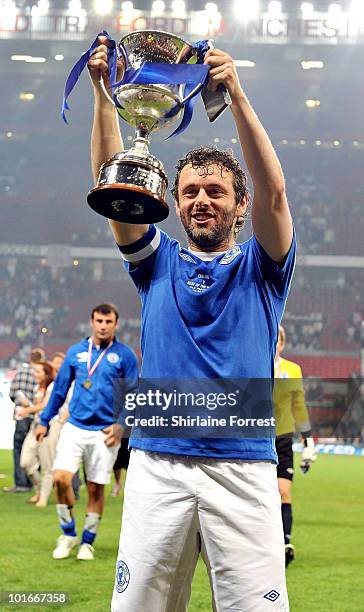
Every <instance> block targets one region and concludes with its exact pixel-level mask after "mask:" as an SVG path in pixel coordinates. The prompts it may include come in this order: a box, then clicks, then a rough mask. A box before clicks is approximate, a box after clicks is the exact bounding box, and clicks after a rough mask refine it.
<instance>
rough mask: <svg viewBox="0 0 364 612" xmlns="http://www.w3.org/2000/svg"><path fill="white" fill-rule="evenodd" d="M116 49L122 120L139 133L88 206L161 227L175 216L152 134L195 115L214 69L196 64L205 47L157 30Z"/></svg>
mask: <svg viewBox="0 0 364 612" xmlns="http://www.w3.org/2000/svg"><path fill="white" fill-rule="evenodd" d="M205 42H206V41H205ZM116 50H117V56H118V58H119V59H120V58H122V59H123V61H124V64H125V72H124V76H123V79H122V80H121V82H120V83H118V84H117V86H116V87H114V88H113V101H114V104H115V106H116V108H117V111H118V113H119V115H120V117H121V118H122V119H123V120H124V121H126V122H127V123H128V124H129V125H131V126H132V127H133V128H134V129H135V139H134V146H133V147H132V149H130V150H128V151H123V152H120V153H117V154H116V155H114V156H113V157H112V158H111V159H109V160H108V161H107V162H106V163H105V164H103V166H102V167H101V170H100V174H99V177H98V181H97V185H96V186H95V187H94V188H93V189H92V190H91V191H90V192H89V194H88V196H87V202H88V204H89V205H90V206H91V208H92V209H93V210H95V211H96V212H97V213H99V214H101V215H103V216H105V217H107V218H109V219H114V220H117V221H122V222H124V223H136V224H142V223H155V222H158V221H162V220H163V219H165V218H166V217H167V216H168V213H169V209H168V205H167V202H166V191H167V186H168V180H167V176H166V173H165V171H164V167H163V164H162V163H161V162H160V161H159V159H157V158H156V157H155V156H154V155H152V154H151V153H150V152H149V149H148V145H149V139H150V135H151V133H152V132H155V131H157V130H160V129H162V128H171V127H172V126H174V125H175V124H176V123H178V121H182V124H183V121H184V120H185V123H186V114H187V115H188V116H189V115H191V116H192V107H191V100H192V98H193V97H194V96H195V95H196V94H197V93H199V92H200V91H201V89H202V87H203V85H204V82H205V81H206V79H207V76H208V67H207V66H204V65H203V64H201V63H200V65H199V66H197V65H196V64H197V62H199V61H200V62H201V61H203V56H202V55H201V53H200V48H199V47H196V46H195V47H193V46H192V45H190V44H189V43H188V42H186V41H185V40H183V39H182V38H179V37H178V36H174V35H173V34H168V33H167V32H160V31H157V30H140V31H136V32H132V33H130V34H127V35H126V36H124V37H123V38H121V40H120V41H119V43H117V45H116ZM206 50H207V46H206ZM196 68H198V70H197V71H196V70H194V69H196ZM182 81H183V83H182ZM196 81H197V82H196ZM181 83H182V84H181ZM188 103H190V105H189V106H190V107H188V106H187V107H186V105H187V104H188ZM187 120H188V117H187ZM181 127H182V129H183V128H184V126H183V125H181V126H180V128H181ZM176 131H178V130H176Z"/></svg>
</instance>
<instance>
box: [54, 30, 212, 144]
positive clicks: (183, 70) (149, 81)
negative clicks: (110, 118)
mask: <svg viewBox="0 0 364 612" xmlns="http://www.w3.org/2000/svg"><path fill="white" fill-rule="evenodd" d="M99 36H105V37H106V38H107V39H108V41H109V43H110V44H109V45H108V65H109V75H110V76H109V78H110V87H111V89H112V90H115V88H116V87H119V86H120V85H127V84H132V83H133V84H135V85H153V84H155V83H158V84H160V85H163V84H165V85H185V89H184V98H183V99H182V100H181V101H180V102H179V104H180V106H182V107H183V108H184V113H183V117H182V120H181V122H180V125H179V126H178V127H177V128H176V129H175V130H174V132H172V134H170V135H169V136H168V138H171V137H172V136H176V135H177V134H180V133H181V132H183V131H184V130H185V129H186V128H187V127H188V125H189V124H190V122H191V119H192V115H193V108H194V104H195V102H196V96H197V94H199V93H200V92H201V90H202V89H203V87H205V86H206V85H207V81H208V75H209V70H210V66H207V65H206V64H203V60H204V57H205V54H206V53H207V51H208V49H209V44H210V42H209V41H208V40H200V41H198V42H197V43H195V44H194V45H193V46H192V52H193V53H194V54H195V55H196V58H197V62H196V64H164V63H158V64H156V63H153V62H145V63H144V64H143V65H142V66H141V67H140V68H138V69H135V68H132V67H128V63H127V54H126V52H125V51H124V53H123V45H122V44H119V45H118V50H119V53H121V54H122V56H123V59H124V62H125V66H126V70H125V72H124V75H123V78H122V79H121V80H120V81H117V82H116V72H117V49H116V42H115V40H113V39H112V38H111V36H110V35H109V34H108V32H106V31H105V30H103V31H102V32H100V33H99V34H98V35H97V37H96V38H95V40H94V41H93V43H92V44H91V46H90V47H89V48H88V49H87V50H86V51H84V53H82V55H81V57H80V59H79V60H78V61H77V62H76V64H75V65H74V66H73V68H72V70H71V72H70V74H69V76H68V78H67V81H66V85H65V88H64V93H63V100H62V110H61V114H62V118H63V120H64V122H65V123H68V121H67V117H66V111H67V110H70V107H69V105H68V97H69V95H70V94H71V92H72V90H73V89H74V87H75V85H76V83H77V81H78V79H79V77H80V76H81V74H82V72H83V70H84V68H85V66H86V65H87V63H88V61H89V59H90V57H91V55H92V53H93V51H94V50H95V49H96V47H98V46H99V44H100V42H99ZM113 100H114V103H115V106H116V107H120V104H119V102H118V100H117V98H116V96H113Z"/></svg>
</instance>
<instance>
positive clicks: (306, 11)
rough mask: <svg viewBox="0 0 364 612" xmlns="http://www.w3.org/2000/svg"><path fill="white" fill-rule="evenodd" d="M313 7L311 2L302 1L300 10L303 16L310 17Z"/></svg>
mask: <svg viewBox="0 0 364 612" xmlns="http://www.w3.org/2000/svg"><path fill="white" fill-rule="evenodd" d="M314 11H315V9H314V6H313V4H312V2H302V4H301V12H302V16H303V17H310V16H311V15H312V14H313V13H314Z"/></svg>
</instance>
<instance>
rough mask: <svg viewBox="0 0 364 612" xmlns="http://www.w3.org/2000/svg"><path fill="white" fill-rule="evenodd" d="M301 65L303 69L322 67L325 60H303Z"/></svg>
mask: <svg viewBox="0 0 364 612" xmlns="http://www.w3.org/2000/svg"><path fill="white" fill-rule="evenodd" d="M301 66H302V69H303V70H312V69H314V68H315V69H320V68H323V67H324V62H322V61H320V60H302V62H301Z"/></svg>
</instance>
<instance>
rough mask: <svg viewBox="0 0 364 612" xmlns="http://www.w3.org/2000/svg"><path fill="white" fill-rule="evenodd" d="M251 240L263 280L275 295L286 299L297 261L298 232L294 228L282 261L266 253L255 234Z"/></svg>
mask: <svg viewBox="0 0 364 612" xmlns="http://www.w3.org/2000/svg"><path fill="white" fill-rule="evenodd" d="M251 240H252V251H253V257H254V260H255V262H256V264H257V266H258V269H259V271H260V273H261V275H262V277H263V280H264V281H265V282H266V283H267V285H268V287H269V289H270V291H271V293H272V294H273V295H274V297H276V298H279V299H285V298H286V297H287V294H288V291H289V287H290V284H291V281H292V277H293V272H294V268H295V263H296V233H295V231H294V229H293V237H292V242H291V246H290V248H289V251H288V253H287V255H286V257H285V259H284V261H283V262H282V263H277V262H276V261H274V260H273V259H272V258H271V257H270V256H269V255H268V253H266V251H265V250H264V249H263V247H262V245H261V244H260V243H259V242H258V240H257V238H256V237H255V236H254V235H253V236H252V238H251Z"/></svg>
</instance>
